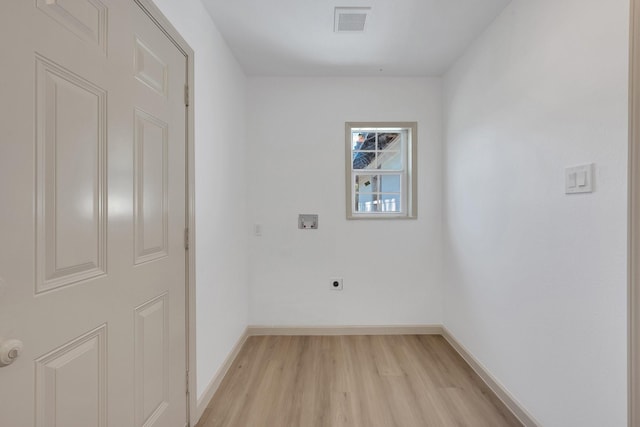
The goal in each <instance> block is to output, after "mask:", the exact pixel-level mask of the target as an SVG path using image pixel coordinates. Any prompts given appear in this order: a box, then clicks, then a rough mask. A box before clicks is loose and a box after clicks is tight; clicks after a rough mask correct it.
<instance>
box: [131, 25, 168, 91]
mask: <svg viewBox="0 0 640 427" xmlns="http://www.w3.org/2000/svg"><path fill="white" fill-rule="evenodd" d="M134 69H135V75H136V78H137V79H138V80H139V81H141V82H142V83H144V84H145V85H147V86H149V87H150V88H151V89H153V90H154V91H156V92H158V94H160V95H162V96H167V82H168V66H167V64H166V63H165V62H164V61H163V60H162V59H160V56H159V55H158V54H156V53H155V52H153V50H151V48H150V47H149V46H148V45H147V44H146V43H145V42H143V41H142V40H141V39H139V38H136V47H135V54H134Z"/></svg>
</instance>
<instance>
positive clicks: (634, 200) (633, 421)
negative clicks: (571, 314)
mask: <svg viewBox="0 0 640 427" xmlns="http://www.w3.org/2000/svg"><path fill="white" fill-rule="evenodd" d="M630 3H631V13H630V30H629V33H630V44H629V50H630V55H629V172H628V191H629V194H628V198H629V201H628V214H629V217H628V251H627V252H628V263H627V264H628V329H629V330H628V402H627V404H628V418H629V427H640V0H631V2H630Z"/></svg>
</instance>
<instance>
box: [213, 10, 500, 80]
mask: <svg viewBox="0 0 640 427" xmlns="http://www.w3.org/2000/svg"><path fill="white" fill-rule="evenodd" d="M509 2H510V0H203V3H204V4H205V6H206V7H207V9H208V10H209V12H210V14H211V16H212V18H213V20H214V22H215V23H216V26H217V27H218V29H219V31H220V32H221V33H222V36H223V37H224V39H225V40H226V41H227V43H228V44H229V46H230V48H231V50H232V51H233V53H234V54H235V56H236V58H237V59H238V61H239V62H240V64H241V65H242V67H243V68H244V70H245V72H246V73H247V74H248V75H261V76H379V75H383V76H438V75H441V74H442V73H444V72H445V71H446V70H447V69H448V68H449V66H450V65H451V64H452V63H453V62H454V61H455V60H456V58H458V57H459V56H460V55H461V54H462V53H463V52H464V50H465V49H466V48H467V47H468V46H469V45H470V44H471V42H472V41H473V40H474V39H475V38H476V37H478V35H479V34H480V33H481V32H482V31H483V30H484V29H485V28H486V27H487V26H488V25H489V24H490V23H491V22H492V21H493V20H494V19H495V18H496V17H497V16H498V14H499V13H500V12H501V11H502V10H503V9H504V8H505V6H506V5H507V4H508V3H509ZM336 6H339V7H371V11H370V12H369V17H368V18H367V22H366V27H365V31H364V32H361V33H335V32H334V31H333V27H334V8H335V7H336Z"/></svg>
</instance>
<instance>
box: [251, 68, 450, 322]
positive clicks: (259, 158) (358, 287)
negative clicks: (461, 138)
mask: <svg viewBox="0 0 640 427" xmlns="http://www.w3.org/2000/svg"><path fill="white" fill-rule="evenodd" d="M248 94H249V95H248V112H249V113H248V135H249V157H248V159H249V166H250V180H249V217H250V218H249V219H250V221H252V222H253V223H255V224H260V225H261V226H262V234H263V235H262V237H255V236H254V237H252V238H251V260H250V264H251V279H250V283H251V285H250V310H249V311H250V323H251V324H258V325H307V326H309V325H325V326H326V325H392V324H396V325H402V324H440V323H441V322H442V290H441V275H442V250H441V243H442V240H441V220H442V218H441V188H442V182H441V176H442V175H441V173H442V172H441V156H442V151H441V123H442V122H441V120H442V119H441V86H440V80H439V79H428V78H397V79H391V78H249V86H248ZM345 121H417V122H418V134H419V146H418V152H419V155H418V156H419V160H418V163H419V165H418V168H419V171H418V173H419V180H420V185H419V188H418V191H419V200H418V205H419V206H418V210H419V212H418V217H419V219H417V220H394V221H364V220H359V221H347V220H346V214H345V205H344V204H345V172H344V169H345V158H344V156H345V154H344V151H345V148H344V144H345V140H344V123H345ZM299 213H316V214H319V215H320V218H319V224H320V226H319V229H318V230H304V231H303V230H298V228H297V218H298V214H299ZM332 276H339V277H343V278H344V290H343V291H341V292H337V291H332V290H330V287H329V278H330V277H332Z"/></svg>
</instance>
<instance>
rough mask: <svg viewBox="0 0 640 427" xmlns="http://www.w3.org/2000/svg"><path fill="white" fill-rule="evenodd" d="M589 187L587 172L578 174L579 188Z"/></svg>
mask: <svg viewBox="0 0 640 427" xmlns="http://www.w3.org/2000/svg"><path fill="white" fill-rule="evenodd" d="M585 185H587V173H586V172H585V171H580V172H578V187H584V186H585Z"/></svg>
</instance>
